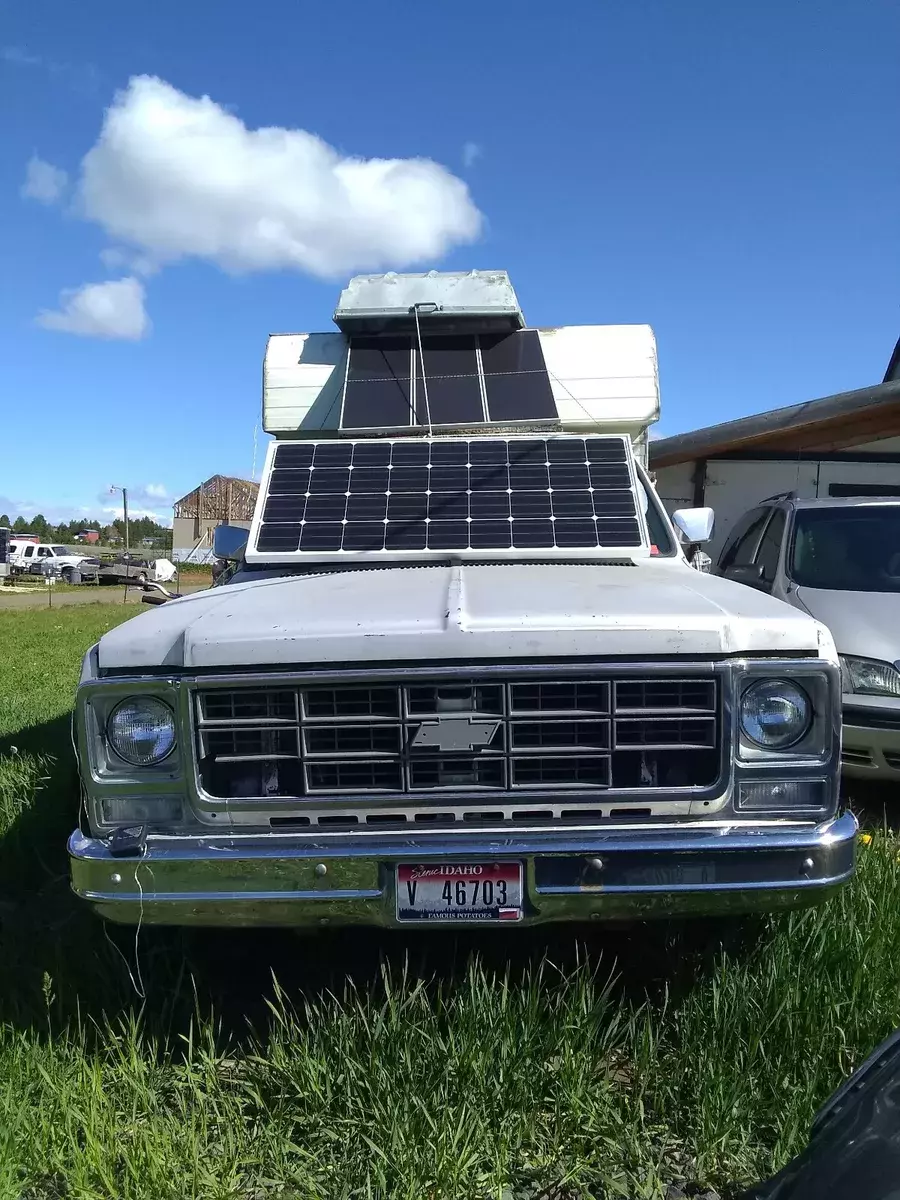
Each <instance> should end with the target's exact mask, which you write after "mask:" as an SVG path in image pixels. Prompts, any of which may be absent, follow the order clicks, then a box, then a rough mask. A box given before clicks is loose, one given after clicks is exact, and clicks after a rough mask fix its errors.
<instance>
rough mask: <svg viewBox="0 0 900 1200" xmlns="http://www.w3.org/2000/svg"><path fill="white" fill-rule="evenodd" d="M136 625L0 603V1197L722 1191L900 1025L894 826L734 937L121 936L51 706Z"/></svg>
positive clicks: (805, 1123)
mask: <svg viewBox="0 0 900 1200" xmlns="http://www.w3.org/2000/svg"><path fill="white" fill-rule="evenodd" d="M128 615H130V614H128V613H123V612H120V611H116V610H112V609H99V608H93V607H91V608H89V609H80V608H72V609H65V610H60V611H58V612H53V611H45V610H40V611H28V612H25V611H22V612H7V613H0V651H2V653H0V751H2V758H0V1197H2V1198H3V1200H6V1198H7V1197H9V1198H12V1197H15V1198H16V1200H51V1198H52V1200H57V1198H61V1197H77V1198H79V1200H88V1198H91V1200H93V1198H95V1197H96V1198H101V1197H102V1198H104V1200H106V1198H110V1200H112V1198H113V1197H115V1198H120V1197H121V1198H123V1200H132V1198H133V1200H168V1198H171V1200H183V1198H185V1197H197V1198H200V1197H202V1198H204V1200H205V1198H207V1197H210V1198H214V1200H218V1198H221V1200H225V1198H229V1200H270V1198H272V1200H274V1198H276V1197H277V1198H280V1200H288V1198H303V1200H307V1198H308V1200H313V1198H315V1200H319V1198H322V1200H324V1198H328V1200H331V1198H332V1197H335V1198H343V1197H346V1198H347V1200H349V1198H351V1197H353V1198H356V1197H367V1198H371V1197H391V1198H392V1200H393V1198H394V1197H397V1198H407V1197H408V1198H409V1200H413V1198H415V1200H419V1198H421V1197H430V1198H435V1200H436V1198H438V1197H447V1198H448V1200H457V1198H459V1197H467V1198H471V1200H477V1198H482V1197H483V1198H488V1197H491V1198H494V1197H496V1198H501V1197H502V1198H503V1200H512V1198H513V1197H516V1198H518V1197H523V1198H524V1197H534V1198H536V1197H538V1196H543V1197H545V1200H548V1198H549V1197H550V1196H553V1197H556V1198H557V1200H571V1198H573V1197H576V1196H577V1197H589V1196H590V1197H598V1198H599V1197H641V1198H642V1200H648V1198H650V1197H659V1196H663V1195H664V1194H665V1188H666V1186H667V1184H668V1183H670V1182H676V1181H686V1182H687V1183H689V1184H692V1185H694V1184H695V1185H701V1184H702V1185H710V1184H715V1185H716V1186H718V1187H719V1189H720V1190H721V1191H722V1193H723V1195H734V1194H736V1193H737V1191H738V1190H739V1188H740V1187H741V1186H743V1185H746V1184H748V1183H750V1182H753V1181H756V1180H758V1179H760V1178H762V1177H764V1176H765V1175H767V1174H769V1173H771V1172H772V1171H774V1170H775V1169H776V1168H777V1167H778V1166H780V1165H781V1164H782V1163H783V1162H784V1161H785V1159H786V1158H787V1157H789V1156H790V1155H791V1154H793V1153H794V1152H796V1151H797V1150H798V1149H799V1148H800V1147H801V1146H802V1144H803V1143H804V1139H805V1136H806V1132H807V1130H808V1127H809V1123H810V1120H811V1117H812V1115H813V1113H814V1111H815V1109H816V1107H817V1105H818V1104H819V1103H821V1101H822V1100H823V1099H824V1098H825V1097H826V1096H827V1095H828V1094H829V1092H830V1091H831V1090H832V1089H833V1088H834V1087H835V1085H836V1084H837V1083H838V1082H839V1081H840V1080H841V1079H842V1078H843V1077H844V1076H845V1075H846V1073H847V1072H848V1071H849V1070H850V1069H851V1068H852V1067H853V1065H854V1064H855V1063H857V1062H858V1061H859V1060H860V1059H861V1058H862V1057H864V1056H865V1055H866V1054H867V1053H868V1052H869V1051H870V1050H871V1049H872V1048H873V1047H874V1045H875V1044H876V1043H877V1042H878V1041H880V1040H881V1039H882V1038H883V1037H884V1036H885V1035H886V1034H887V1033H889V1032H890V1031H891V1030H892V1029H893V1028H894V1027H895V1026H897V1025H900V956H898V954H897V947H898V945H900V866H898V862H897V853H898V849H897V843H896V841H895V840H894V838H893V836H892V835H890V834H888V833H885V832H882V833H876V834H875V835H874V837H873V839H872V841H871V844H869V845H866V846H863V847H861V863H860V870H859V873H858V876H857V879H856V880H855V882H854V884H853V885H852V887H850V888H848V889H846V890H845V891H844V892H843V893H841V895H840V896H839V897H837V898H836V899H834V900H833V901H831V902H830V903H829V904H828V905H826V906H825V907H824V908H822V909H818V910H810V911H806V912H802V913H797V914H790V915H785V916H780V917H775V918H771V919H763V920H761V921H756V922H753V923H750V924H746V925H741V926H735V925H731V926H723V927H718V926H712V927H711V926H709V925H697V924H694V925H687V926H677V927H676V926H665V925H653V926H646V927H638V928H635V929H633V930H630V931H624V932H623V931H618V932H617V931H602V930H597V929H594V928H592V929H591V930H589V931H587V932H586V933H585V934H583V935H581V937H580V938H579V935H578V934H575V933H572V932H571V931H568V930H561V931H555V932H552V933H544V932H541V933H534V934H532V933H528V932H527V931H518V932H517V933H514V934H509V933H507V932H506V931H504V932H503V933H502V934H498V935H497V936H494V937H490V938H486V937H484V936H477V935H475V934H468V933H466V934H459V935H453V934H450V933H447V932H444V933H443V935H442V936H440V937H432V936H427V935H421V936H416V937H411V936H410V937H406V938H404V937H400V936H398V935H391V936H388V935H377V934H375V933H370V932H365V931H344V932H339V931H336V932H335V933H333V934H330V935H328V936H327V937H326V936H319V937H315V938H307V939H300V938H297V937H294V936H293V935H290V934H282V933H275V932H266V931H228V930H225V931H215V932H210V933H205V934H202V935H201V934H190V935H189V934H181V933H178V932H170V931H148V930H143V931H141V933H140V935H139V936H138V938H137V939H135V933H134V931H133V930H122V931H118V932H117V933H114V934H112V936H111V937H110V938H107V936H106V935H105V934H104V930H103V926H102V925H101V924H100V923H99V922H97V921H96V920H95V919H94V918H93V917H92V916H91V915H90V914H88V913H86V912H84V911H83V910H82V909H81V908H80V907H78V906H77V905H76V904H75V902H74V901H73V900H72V899H70V896H69V893H68V889H67V885H66V878H65V861H64V840H65V837H66V835H67V833H68V831H69V829H70V828H71V826H72V825H73V824H74V821H75V810H76V803H77V801H76V793H75V791H74V790H73V786H72V783H73V781H72V770H71V769H72V764H71V759H70V758H69V755H68V752H67V750H66V737H67V733H66V722H67V717H68V709H69V703H70V698H71V692H72V689H73V687H74V684H75V680H76V678H77V672H78V662H79V659H80V656H81V653H82V651H83V650H84V649H85V648H86V647H87V646H88V645H89V644H90V643H91V642H92V641H93V640H94V639H95V638H96V637H97V636H98V635H99V634H100V633H102V632H103V631H104V630H105V629H107V628H110V627H111V626H112V625H114V624H116V623H117V622H118V621H119V620H122V619H124V618H125V617H126V616H128ZM14 746H15V747H16V749H15V751H14V750H13V749H12V747H14ZM129 970H130V972H131V975H129ZM273 975H274V976H275V977H276V979H275V980H273ZM131 976H133V977H134V981H135V984H136V985H137V989H138V990H139V991H141V992H143V993H144V995H145V998H141V996H139V995H138V994H137V993H136V990H135V987H133V986H132V981H131ZM554 1189H555V1190H554Z"/></svg>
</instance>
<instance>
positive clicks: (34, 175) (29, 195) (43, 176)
mask: <svg viewBox="0 0 900 1200" xmlns="http://www.w3.org/2000/svg"><path fill="white" fill-rule="evenodd" d="M68 182H69V176H68V175H67V174H66V172H65V171H63V170H62V169H61V168H60V167H54V165H53V164H52V163H48V162H44V160H43V159H42V158H38V156H37V155H36V154H33V155H32V156H31V158H30V159H29V160H28V166H27V167H26V168H25V182H24V183H23V184H22V186H21V188H20V189H19V192H20V195H22V196H24V197H25V199H27V200H39V201H40V202H41V204H54V203H55V202H56V201H57V200H58V199H59V198H60V196H61V195H62V194H63V192H64V191H65V189H66V184H67V183H68Z"/></svg>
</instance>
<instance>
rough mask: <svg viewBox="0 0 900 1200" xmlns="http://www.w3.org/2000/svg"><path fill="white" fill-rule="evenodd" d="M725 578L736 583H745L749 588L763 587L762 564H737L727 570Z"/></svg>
mask: <svg viewBox="0 0 900 1200" xmlns="http://www.w3.org/2000/svg"><path fill="white" fill-rule="evenodd" d="M725 578H726V579H733V580H734V582H735V583H745V584H746V585H747V587H755V588H758V587H762V585H763V569H762V564H761V563H755V564H751V563H735V565H734V566H733V567H726V568H725Z"/></svg>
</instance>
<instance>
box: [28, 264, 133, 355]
mask: <svg viewBox="0 0 900 1200" xmlns="http://www.w3.org/2000/svg"><path fill="white" fill-rule="evenodd" d="M36 320H37V323H38V325H42V326H43V327H44V329H56V330H59V331H60V332H62V333H76V334H79V335H81V336H82V337H98V338H108V339H112V338H117V339H123V340H125V341H132V342H137V341H140V339H141V338H143V337H146V335H147V334H148V333H149V332H150V320H149V318H148V316H147V313H146V311H145V309H144V285H143V284H142V283H141V282H140V280H138V279H135V278H134V277H133V276H127V277H126V278H125V279H111V280H109V281H108V282H106V283H86V284H84V286H83V287H80V288H68V289H66V290H65V291H63V292H62V294H61V295H60V309H59V311H57V312H52V311H48V310H46V309H45V310H44V311H43V312H41V313H39V314H38V316H37V318H36Z"/></svg>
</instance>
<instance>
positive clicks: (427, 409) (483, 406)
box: [341, 329, 558, 430]
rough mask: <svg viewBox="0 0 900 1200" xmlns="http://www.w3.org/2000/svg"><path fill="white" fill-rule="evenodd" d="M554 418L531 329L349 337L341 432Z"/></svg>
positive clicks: (553, 405)
mask: <svg viewBox="0 0 900 1200" xmlns="http://www.w3.org/2000/svg"><path fill="white" fill-rule="evenodd" d="M423 363H424V372H423V369H422V367H423ZM557 419H558V414H557V411H556V401H555V400H554V398H553V390H552V388H551V386H550V377H549V375H548V373H547V367H546V364H545V362H544V353H543V351H542V349H541V343H540V338H539V337H538V333H537V330H534V329H523V330H519V331H517V332H515V333H504V334H479V335H476V334H458V335H446V334H445V335H441V336H439V335H429V336H425V335H423V336H422V347H421V353H420V350H419V342H418V337H417V336H415V335H411V336H402V337H390V336H382V337H376V336H372V337H353V338H351V340H350V354H349V359H348V366H347V378H346V382H345V384H344V396H343V408H342V410H341V428H342V429H345V430H350V429H353V430H362V429H403V428H408V427H409V426H411V425H419V426H427V425H431V426H448V425H477V424H483V423H486V422H493V423H494V424H509V423H514V422H516V421H529V422H533V421H556V420H557Z"/></svg>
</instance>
